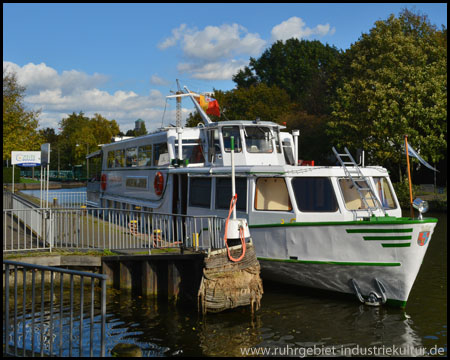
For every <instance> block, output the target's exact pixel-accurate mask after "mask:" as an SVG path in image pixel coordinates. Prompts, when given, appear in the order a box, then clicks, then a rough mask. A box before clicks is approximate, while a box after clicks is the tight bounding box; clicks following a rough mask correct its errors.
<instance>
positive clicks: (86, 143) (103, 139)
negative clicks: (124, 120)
mask: <svg viewBox="0 0 450 360" xmlns="http://www.w3.org/2000/svg"><path fill="white" fill-rule="evenodd" d="M60 126H61V129H62V131H61V133H60V135H59V139H58V144H57V146H59V147H60V152H61V162H62V163H63V164H65V166H68V164H69V163H70V164H71V165H77V164H84V163H85V161H86V160H85V158H86V155H87V154H88V153H91V152H94V151H97V150H98V149H99V147H98V145H100V144H107V143H110V142H111V138H112V137H113V136H116V135H117V134H118V133H119V131H120V129H119V126H118V124H117V122H116V121H115V120H107V119H106V118H104V117H103V116H101V115H100V114H95V115H94V116H93V117H92V118H88V117H87V116H85V115H84V114H83V112H81V111H80V113H79V114H76V113H72V114H71V115H69V116H68V117H67V118H64V119H62V120H61V121H60Z"/></svg>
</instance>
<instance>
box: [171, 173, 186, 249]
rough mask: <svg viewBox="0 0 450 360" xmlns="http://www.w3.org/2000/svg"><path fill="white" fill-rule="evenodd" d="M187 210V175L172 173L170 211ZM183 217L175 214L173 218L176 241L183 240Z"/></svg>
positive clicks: (180, 211)
mask: <svg viewBox="0 0 450 360" xmlns="http://www.w3.org/2000/svg"><path fill="white" fill-rule="evenodd" d="M186 211H187V175H185V174H174V175H173V198H172V213H173V214H179V215H186ZM185 221H186V219H185V217H184V216H177V217H176V219H175V223H176V227H175V234H176V241H179V242H181V243H183V242H184V239H185V237H186V234H185Z"/></svg>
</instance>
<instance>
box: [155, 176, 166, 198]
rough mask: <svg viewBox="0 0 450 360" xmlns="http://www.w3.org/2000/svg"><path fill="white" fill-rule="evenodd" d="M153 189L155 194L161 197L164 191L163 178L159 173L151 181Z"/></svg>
mask: <svg viewBox="0 0 450 360" xmlns="http://www.w3.org/2000/svg"><path fill="white" fill-rule="evenodd" d="M153 187H154V188H155V194H156V195H158V196H159V195H161V194H162V193H163V190H164V176H163V174H162V173H161V171H158V172H157V173H156V175H155V180H154V181H153Z"/></svg>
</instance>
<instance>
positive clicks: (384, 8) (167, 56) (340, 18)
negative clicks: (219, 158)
mask: <svg viewBox="0 0 450 360" xmlns="http://www.w3.org/2000/svg"><path fill="white" fill-rule="evenodd" d="M405 7H407V8H408V9H410V10H415V11H418V12H421V13H424V14H426V15H428V17H429V19H430V21H431V23H432V24H435V25H436V26H438V28H440V27H441V25H445V26H446V27H447V4H444V3H432V4H430V3H425V4H421V3H398V4H392V3H391V4H336V3H334V4H323V3H322V4H293V3H287V4H267V3H263V4H236V3H231V4H13V3H11V4H3V67H4V69H5V68H8V69H11V70H13V71H15V72H16V73H17V77H18V80H19V82H20V83H21V84H22V85H24V86H25V87H26V88H27V90H26V97H25V103H26V105H27V107H28V108H30V109H35V110H37V109H41V115H40V127H41V128H43V127H53V128H55V129H57V128H58V122H59V121H60V120H61V119H62V118H64V117H67V115H69V114H71V113H72V112H77V113H78V112H79V111H83V112H84V113H85V114H87V115H88V116H92V115H93V114H94V113H99V114H101V115H103V116H105V117H106V118H107V119H110V120H111V119H116V120H117V122H118V123H119V125H120V128H121V130H122V131H124V132H126V131H127V130H129V129H131V128H133V127H134V121H135V120H136V119H138V118H141V119H143V120H144V121H145V123H146V127H147V129H148V130H154V129H156V128H157V127H159V126H160V125H161V120H162V116H163V112H164V107H165V104H166V99H165V96H166V95H168V94H169V91H170V90H176V80H175V79H180V83H181V85H182V86H183V85H186V86H188V87H189V88H190V90H195V91H199V92H200V91H212V90H213V88H216V89H220V90H230V89H232V88H233V87H234V83H233V81H232V80H231V77H232V75H233V74H235V73H236V72H237V71H238V70H239V69H240V68H243V67H244V66H246V65H248V61H249V59H250V57H254V58H258V57H259V56H260V55H261V54H262V53H263V52H264V50H266V49H268V48H269V47H270V46H271V44H273V42H274V41H276V40H286V39H287V38H291V37H297V38H300V39H307V40H320V41H321V42H322V43H328V44H330V45H334V46H336V47H337V48H338V49H342V50H345V49H348V48H349V47H350V45H351V44H352V43H354V42H356V41H357V40H358V39H359V37H360V36H361V34H363V33H368V32H369V31H370V29H371V28H372V27H374V24H375V21H377V20H385V19H387V18H388V17H389V15H390V14H394V15H398V14H399V12H400V11H401V10H402V9H403V8H405ZM174 111H175V102H174V101H173V100H170V101H168V102H167V111H166V115H165V118H164V119H165V120H164V123H165V124H166V125H167V124H169V123H174V122H175V116H174ZM191 111H192V104H191V103H190V102H189V100H185V101H183V119H185V118H186V116H187V114H188V113H189V112H191Z"/></svg>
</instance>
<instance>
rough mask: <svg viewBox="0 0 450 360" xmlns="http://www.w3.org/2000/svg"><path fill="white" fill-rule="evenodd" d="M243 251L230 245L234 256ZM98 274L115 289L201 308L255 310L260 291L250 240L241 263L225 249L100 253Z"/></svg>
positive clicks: (260, 284)
mask: <svg viewBox="0 0 450 360" xmlns="http://www.w3.org/2000/svg"><path fill="white" fill-rule="evenodd" d="M241 251H242V249H241V246H235V247H233V248H231V252H232V255H233V256H236V254H240V253H241ZM102 273H104V274H107V275H108V277H109V280H108V283H107V285H109V286H112V287H113V288H115V289H120V290H125V291H129V292H131V294H133V295H135V296H145V297H158V298H160V299H168V300H169V301H182V302H189V303H191V304H197V307H198V309H199V311H201V312H202V313H207V312H219V311H223V310H227V309H232V308H235V307H238V306H251V309H252V311H255V310H258V308H259V306H260V300H261V297H262V294H263V288H262V281H261V278H260V276H259V274H260V267H259V263H258V260H257V259H256V255H255V252H254V249H253V244H251V243H249V244H247V250H246V254H245V256H244V258H243V259H242V260H241V261H240V262H232V261H231V260H229V259H228V254H227V252H226V249H224V250H216V251H213V252H210V253H209V254H208V253H191V254H186V253H185V254H178V253H177V254H170V253H168V254H158V255H119V256H103V257H102Z"/></svg>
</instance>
